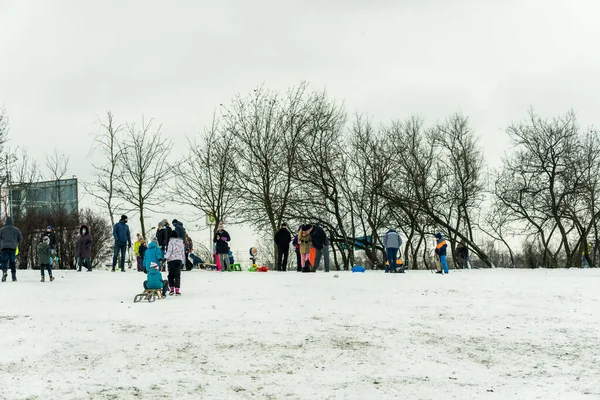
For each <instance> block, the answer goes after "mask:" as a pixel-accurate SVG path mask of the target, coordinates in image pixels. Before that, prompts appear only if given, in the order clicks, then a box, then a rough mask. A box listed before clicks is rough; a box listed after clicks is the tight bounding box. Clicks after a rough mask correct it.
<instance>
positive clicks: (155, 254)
mask: <svg viewBox="0 0 600 400" xmlns="http://www.w3.org/2000/svg"><path fill="white" fill-rule="evenodd" d="M162 259H163V253H162V250H161V249H160V247H158V241H157V240H156V238H154V239H153V240H152V241H151V242H150V245H149V246H148V249H147V250H146V252H145V253H144V258H143V260H142V263H143V265H144V272H146V273H147V272H148V268H150V264H151V263H155V264H157V265H160V260H162Z"/></svg>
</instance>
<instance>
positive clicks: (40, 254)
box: [37, 236, 54, 282]
mask: <svg viewBox="0 0 600 400" xmlns="http://www.w3.org/2000/svg"><path fill="white" fill-rule="evenodd" d="M37 258H38V264H40V274H41V275H42V279H41V280H40V282H45V281H46V278H45V277H44V270H46V269H47V270H48V276H49V277H50V282H52V281H53V280H54V277H53V276H52V265H51V264H50V258H52V250H51V249H50V238H49V237H48V236H44V237H43V238H42V241H41V242H40V243H38V245H37Z"/></svg>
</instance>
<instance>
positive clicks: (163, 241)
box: [156, 221, 171, 253]
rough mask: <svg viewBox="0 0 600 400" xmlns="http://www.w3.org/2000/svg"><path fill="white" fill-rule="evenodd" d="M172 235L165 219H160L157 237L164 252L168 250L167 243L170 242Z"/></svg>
mask: <svg viewBox="0 0 600 400" xmlns="http://www.w3.org/2000/svg"><path fill="white" fill-rule="evenodd" d="M170 237H171V232H170V231H169V229H167V226H166V225H165V222H164V221H160V222H159V223H158V229H157V230H156V239H157V240H158V245H159V246H160V249H161V250H162V251H163V253H164V252H166V251H167V245H168V244H169V238H170Z"/></svg>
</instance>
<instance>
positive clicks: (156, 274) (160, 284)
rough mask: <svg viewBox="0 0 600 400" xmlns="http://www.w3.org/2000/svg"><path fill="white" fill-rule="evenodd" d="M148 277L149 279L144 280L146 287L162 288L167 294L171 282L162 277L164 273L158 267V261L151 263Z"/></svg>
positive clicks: (164, 293) (163, 292)
mask: <svg viewBox="0 0 600 400" xmlns="http://www.w3.org/2000/svg"><path fill="white" fill-rule="evenodd" d="M159 250H160V249H159ZM147 278H148V280H145V281H144V289H146V290H148V289H162V294H163V296H165V295H166V294H167V291H168V290H169V282H168V281H167V280H166V279H163V278H162V274H161V272H160V270H159V269H158V264H157V263H155V262H152V263H150V267H149V268H148V277H147Z"/></svg>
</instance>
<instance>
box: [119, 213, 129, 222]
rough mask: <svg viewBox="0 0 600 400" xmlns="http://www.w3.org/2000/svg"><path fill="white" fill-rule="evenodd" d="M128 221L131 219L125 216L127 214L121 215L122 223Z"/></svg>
mask: <svg viewBox="0 0 600 400" xmlns="http://www.w3.org/2000/svg"><path fill="white" fill-rule="evenodd" d="M126 219H129V218H127V215H125V214H123V215H121V221H125V220H126Z"/></svg>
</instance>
